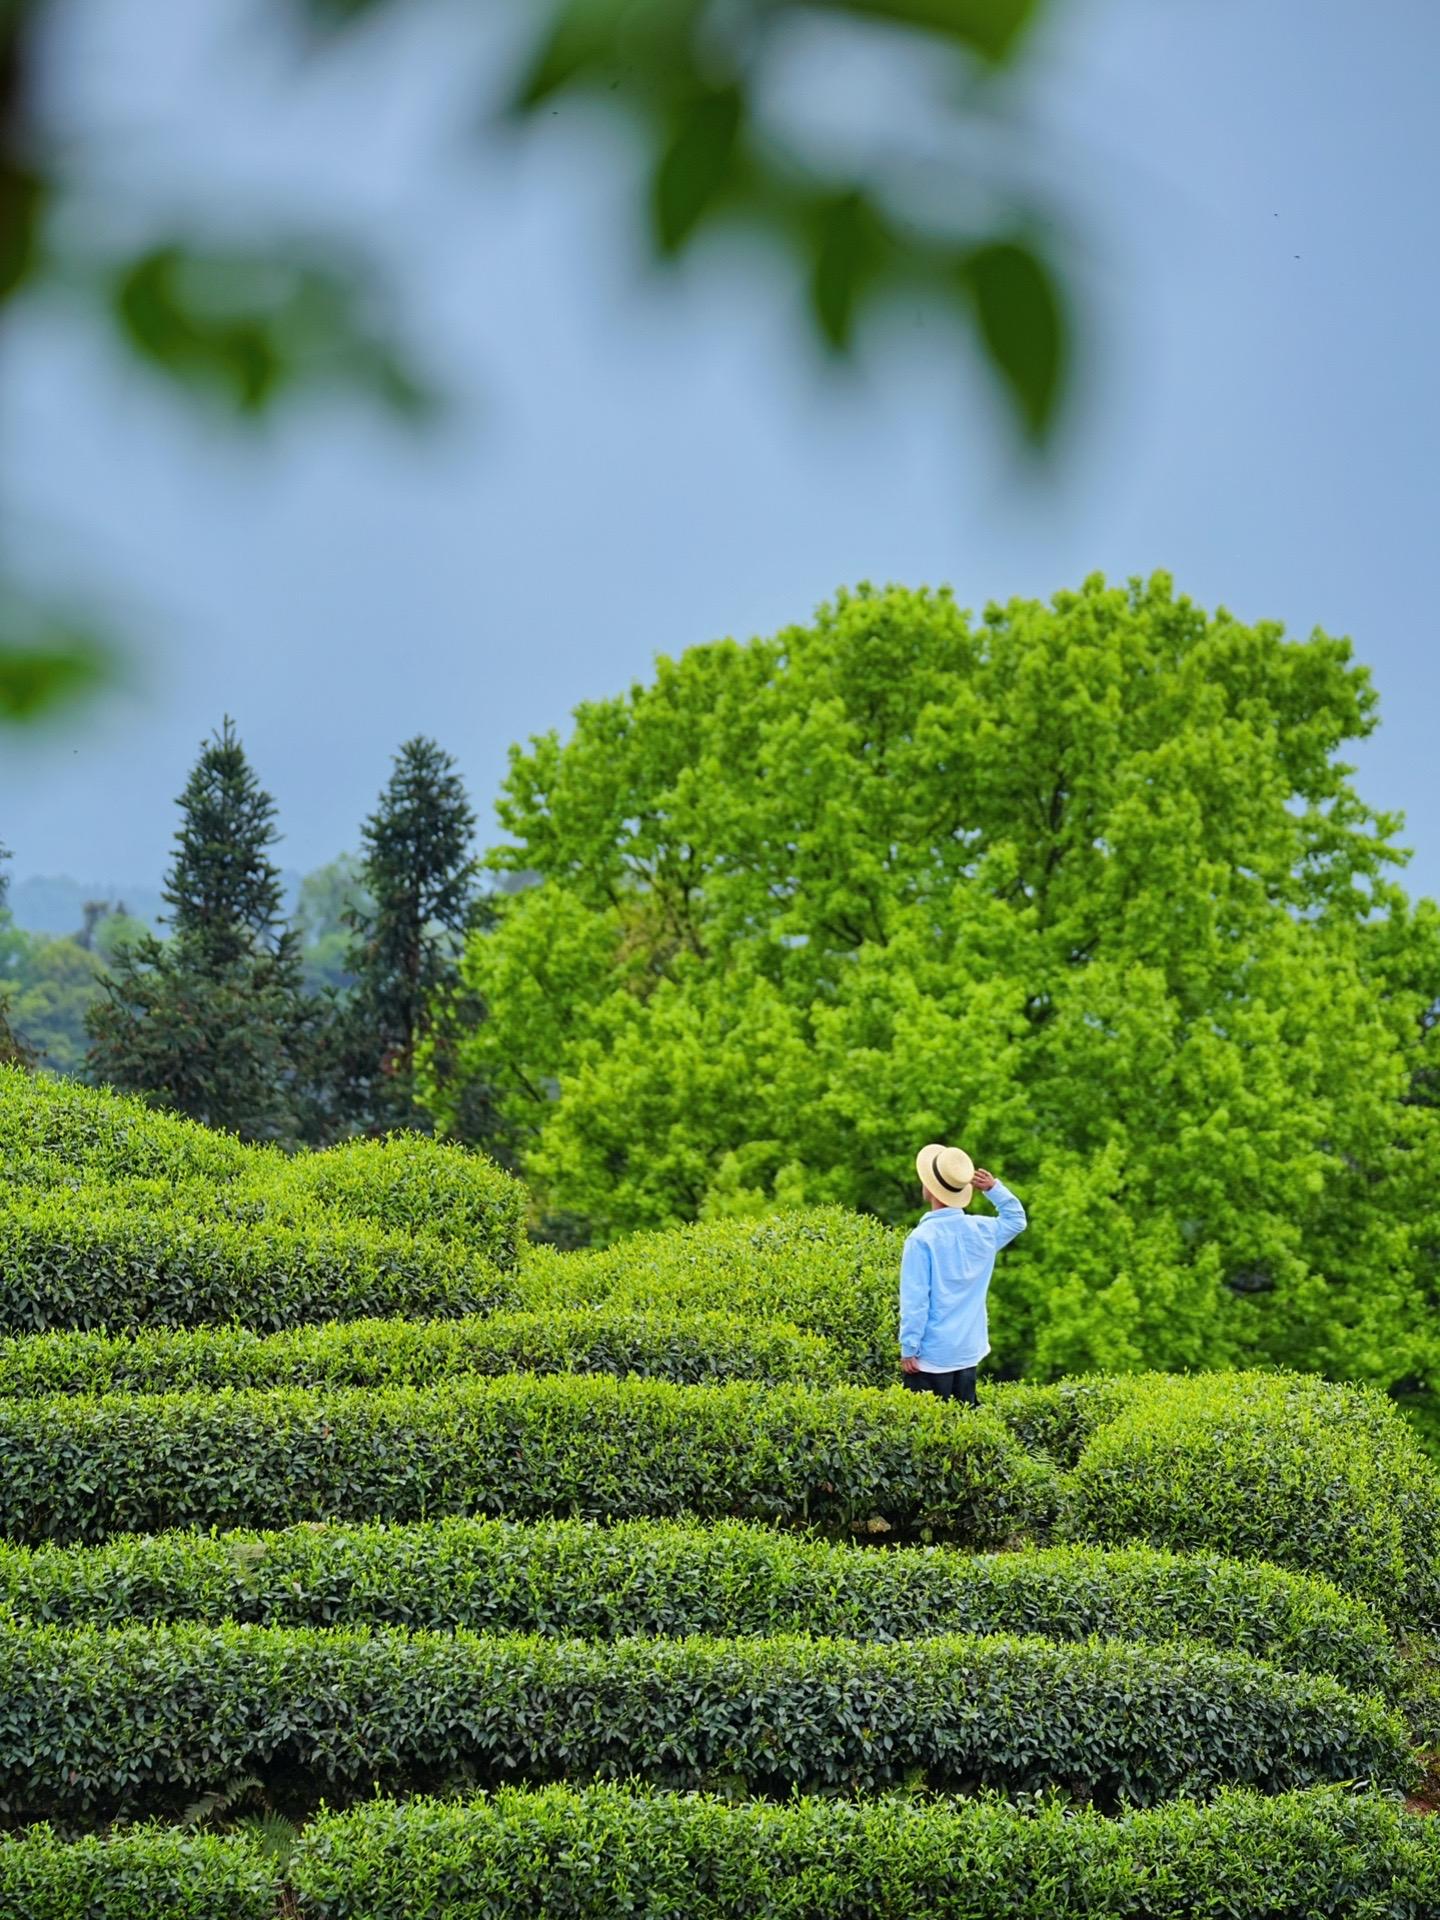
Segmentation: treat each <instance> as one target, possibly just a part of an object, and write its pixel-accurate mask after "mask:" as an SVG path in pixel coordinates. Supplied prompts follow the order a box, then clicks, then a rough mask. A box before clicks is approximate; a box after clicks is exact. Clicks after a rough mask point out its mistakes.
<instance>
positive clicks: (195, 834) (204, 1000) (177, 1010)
mask: <svg viewBox="0 0 1440 1920" xmlns="http://www.w3.org/2000/svg"><path fill="white" fill-rule="evenodd" d="M179 805H180V809H181V826H180V830H179V832H178V833H177V834H176V836H175V842H176V853H175V861H174V864H173V866H172V868H171V870H170V873H169V874H168V876H167V878H166V883H165V888H164V896H165V899H166V900H167V901H168V902H169V904H170V906H171V908H172V909H173V912H172V914H171V916H170V921H169V924H170V927H171V929H172V931H171V935H170V938H169V939H168V940H165V941H161V940H158V939H156V937H155V936H154V935H153V934H149V933H147V934H145V935H144V936H143V937H142V938H140V939H139V940H137V941H135V942H134V943H133V945H128V946H126V947H125V948H124V949H123V950H122V951H121V952H120V954H119V955H118V956H117V958H116V961H115V966H114V972H113V976H112V977H111V978H110V979H108V980H107V981H106V982H105V994H104V998H103V999H102V1000H100V1001H99V1002H98V1003H97V1004H96V1006H95V1007H94V1008H93V1009H92V1010H91V1014H90V1018H89V1026H90V1032H91V1037H92V1042H93V1044H92V1046H91V1049H90V1066H91V1069H92V1072H93V1073H94V1075H95V1077H96V1078H98V1079H101V1080H106V1081H109V1082H110V1083H111V1084H112V1085H114V1086H117V1087H123V1088H126V1089H128V1090H131V1091H134V1092H140V1093H146V1094H149V1095H150V1096H151V1097H152V1098H154V1099H156V1100H158V1101H160V1102H161V1103H162V1104H164V1105H165V1106H168V1107H172V1108H174V1109H175V1110H176V1111H177V1112H180V1113H187V1114H189V1115H191V1117H192V1118H194V1119H197V1120H202V1121H204V1122H205V1124H206V1125H208V1126H217V1127H230V1128H233V1129H234V1130H235V1131H236V1132H237V1133H239V1134H241V1135H242V1136H244V1137H245V1138H246V1139H251V1140H279V1141H282V1142H291V1141H294V1140H295V1139H296V1138H298V1137H299V1136H300V1134H301V1133H302V1131H303V1130H304V1127H303V1118H302V1115H303V1110H304V1106H305V1098H306V1094H305V1081H306V1077H307V1072H308V1052H309V1040H310V1029H311V1026H312V1024H313V1016H312V1013H311V1010H310V1009H309V1008H308V1007H307V1004H306V1002H305V1000H304V998H303V996H302V993H301V971H300V955H299V947H298V942H297V940H296V937H295V936H294V934H293V933H291V932H289V931H288V930H286V929H285V927H284V926H283V925H282V923H281V917H280V915H281V884H280V873H279V869H278V868H277V867H276V866H275V864H274V863H273V861H272V860H271V859H270V858H269V855H268V852H267V849H268V848H269V847H270V846H272V845H273V844H274V842H275V841H276V839H277V838H278V837H279V836H278V832H277V829H276V826H275V803H274V801H273V800H272V799H271V798H270V796H269V794H268V793H266V792H265V791H264V790H263V789H262V788H261V787H260V785H259V783H258V781H257V780H256V778H255V775H254V773H253V771H252V770H251V767H250V764H249V762H248V761H247V759H246V757H245V751H244V748H243V747H242V746H241V744H240V741H239V739H238V737H237V736H236V733H235V727H234V723H233V722H232V721H231V720H230V719H229V718H228V717H227V719H226V721H225V724H224V726H223V728H222V730H221V731H220V732H219V733H218V734H216V735H214V736H213V737H212V739H211V740H210V741H209V742H208V743H207V744H206V745H205V746H204V747H203V748H202V750H201V754H200V759H199V761H198V762H197V764H196V767H195V770H194V772H193V773H192V774H191V776H190V779H189V780H188V782H187V783H186V786H185V791H184V792H183V793H182V794H181V796H180V801H179Z"/></svg>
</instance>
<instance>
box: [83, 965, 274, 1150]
mask: <svg viewBox="0 0 1440 1920" xmlns="http://www.w3.org/2000/svg"><path fill="white" fill-rule="evenodd" d="M101 986H102V988H103V990H104V991H103V997H102V998H101V999H99V1000H96V1001H95V1002H93V1003H92V1005H91V1006H90V1008H89V1010H88V1012H87V1014H86V1024H87V1027H88V1029H89V1032H90V1037H91V1047H90V1052H89V1056H88V1065H89V1070H90V1072H91V1074H92V1075H93V1076H94V1077H95V1078H96V1079H98V1080H103V1081H104V1082H105V1083H106V1084H107V1085H110V1086H113V1087H116V1088H118V1089H120V1090H121V1091H122V1092H130V1093H141V1094H145V1095H146V1096H148V1097H149V1098H151V1099H153V1100H154V1101H155V1102H156V1103H157V1104H158V1105H161V1106H165V1107H169V1108H170V1109H171V1110H172V1111H173V1112H176V1113H184V1114H188V1115H189V1116H190V1117H191V1118H192V1119H195V1120H199V1121H201V1122H202V1123H203V1124H205V1125H207V1126H212V1127H224V1128H230V1129H233V1130H234V1131H235V1132H236V1133H239V1134H241V1135H242V1136H243V1137H244V1138H245V1139H247V1140H257V1141H259V1140H272V1141H277V1142H279V1143H281V1144H283V1145H293V1144H294V1143H295V1142H296V1141H298V1140H299V1139H300V1138H301V1136H302V1125H303V1122H302V1117H301V1103H302V1089H301V1082H302V1079H303V1072H304V1069H303V1066H302V1064H301V1063H302V1061H303V1059H304V1057H305V1054H306V1051H307V1047H308V1041H307V1038H306V1029H307V1025H308V1023H309V1021H310V1019H311V1014H310V1011H309V1009H308V1008H307V1007H306V1005H305V1004H304V1003H303V1002H302V1000H301V998H300V975H299V971H298V959H297V957H296V954H295V953H294V952H293V951H291V950H290V949H288V948H287V949H286V950H285V951H284V952H282V953H279V954H276V953H256V954H252V955H250V956H248V957H246V958H244V959H240V960H235V961H231V962H229V963H227V964H226V965H225V966H224V967H223V968H211V967H209V966H208V965H207V964H204V963H201V962H198V961H197V959H196V955H195V952H194V949H193V947H192V945H191V943H190V942H188V941H186V940H184V939H183V938H181V937H180V936H177V937H175V938H174V939H171V940H167V941H161V940H157V939H156V938H155V937H154V935H153V934H145V935H143V936H142V938H141V939H139V940H137V941H136V942H135V943H134V944H133V945H132V946H128V947H126V948H125V949H124V950H123V952H122V953H121V954H120V955H119V956H118V959H117V961H116V965H115V968H114V971H113V973H112V974H110V975H109V976H107V977H103V978H102V980H101Z"/></svg>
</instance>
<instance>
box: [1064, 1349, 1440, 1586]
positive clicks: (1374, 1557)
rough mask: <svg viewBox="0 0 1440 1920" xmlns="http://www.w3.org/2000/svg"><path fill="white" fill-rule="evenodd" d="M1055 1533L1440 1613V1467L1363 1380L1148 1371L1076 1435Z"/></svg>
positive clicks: (1382, 1397) (1379, 1395)
mask: <svg viewBox="0 0 1440 1920" xmlns="http://www.w3.org/2000/svg"><path fill="white" fill-rule="evenodd" d="M1066 1513H1067V1518H1066V1521H1065V1528H1066V1530H1067V1531H1068V1532H1069V1533H1070V1534H1071V1535H1072V1537H1074V1538H1076V1539H1083V1540H1089V1541H1095V1542H1100V1543H1106V1542H1120V1541H1142V1540H1143V1541H1149V1542H1151V1543H1153V1544H1154V1545H1156V1546H1166V1547H1174V1548H1178V1549H1181V1550H1186V1549H1191V1548H1207V1549H1210V1550H1212V1551H1215V1552H1219V1553H1224V1554H1230V1555H1234V1556H1236V1557H1238V1558H1255V1559H1265V1560H1271V1561H1274V1562H1275V1563H1276V1564H1277V1565H1279V1566H1284V1567H1291V1568H1295V1569H1297V1570H1299V1571H1302V1572H1314V1573H1322V1574H1324V1575H1325V1576H1326V1577H1327V1578H1329V1579H1331V1580H1333V1581H1334V1582H1335V1583H1336V1585H1337V1586H1339V1587H1341V1588H1342V1589H1343V1590H1345V1591H1346V1592H1349V1593H1354V1594H1358V1595H1360V1596H1362V1597H1364V1598H1366V1599H1368V1600H1370V1601H1372V1602H1373V1603H1374V1604H1375V1605H1376V1606H1377V1607H1379V1608H1380V1609H1381V1610H1382V1611H1383V1612H1385V1613H1386V1614H1387V1615H1388V1616H1390V1617H1392V1618H1405V1619H1408V1620H1411V1621H1415V1622H1420V1623H1424V1624H1433V1623H1435V1622H1436V1620H1437V1618H1440V1563H1437V1548H1440V1479H1437V1477H1436V1474H1435V1471H1434V1469H1433V1468H1432V1467H1431V1465H1430V1463H1429V1462H1428V1461H1427V1460H1426V1458H1425V1457H1424V1455H1423V1453H1422V1452H1421V1450H1420V1448H1419V1447H1418V1446H1417V1444H1416V1442H1415V1440H1414V1438H1413V1437H1412V1435H1411V1434H1410V1433H1409V1431H1408V1429H1407V1428H1406V1426H1405V1423H1404V1421H1403V1420H1402V1419H1401V1418H1400V1416H1399V1415H1398V1414H1397V1413H1396V1411H1395V1409H1394V1407H1393V1406H1392V1405H1391V1403H1390V1402H1389V1401H1388V1400H1386V1399H1385V1398H1384V1396H1383V1395H1381V1394H1379V1393H1377V1392H1375V1391H1373V1390H1372V1389H1370V1388H1364V1387H1355V1386H1334V1385H1331V1384H1329V1383H1328V1382H1325V1381H1321V1380H1314V1379H1306V1378H1301V1377H1297V1376H1294V1375H1278V1374H1218V1375H1206V1374H1200V1375H1197V1376H1195V1377H1194V1378H1193V1379H1181V1378H1170V1379H1166V1378H1163V1377H1156V1376H1149V1377H1147V1378H1146V1379H1144V1380H1143V1381H1141V1382H1140V1383H1138V1387H1137V1391H1136V1393H1135V1397H1134V1399H1133V1401H1132V1403H1131V1405H1130V1406H1129V1407H1128V1408H1127V1409H1125V1410H1123V1411H1121V1412H1119V1413H1118V1414H1117V1415H1116V1417H1115V1418H1114V1419H1113V1420H1112V1421H1110V1422H1109V1423H1108V1424H1105V1425H1102V1426H1099V1427H1098V1428H1097V1429H1096V1430H1095V1431H1094V1432H1093V1433H1092V1434H1091V1435H1090V1438H1089V1439H1088V1441H1087V1442H1086V1444H1085V1446H1084V1448H1083V1450H1082V1452H1081V1454H1080V1458H1079V1461H1078V1463H1077V1465H1076V1468H1075V1471H1074V1473H1073V1474H1072V1475H1071V1476H1070V1478H1069V1481H1068V1483H1067V1494H1066Z"/></svg>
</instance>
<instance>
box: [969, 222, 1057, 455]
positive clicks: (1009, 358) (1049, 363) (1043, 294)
mask: <svg viewBox="0 0 1440 1920" xmlns="http://www.w3.org/2000/svg"><path fill="white" fill-rule="evenodd" d="M961 275H962V280H963V283H964V285H965V286H966V288H967V289H968V291H969V293H970V296H971V298H972V299H973V301H974V306H975V314H976V318H977V320H978V322H979V326H980V335H981V340H982V342H983V344H984V347H985V352H986V355H987V357H988V358H989V361H990V364H991V366H992V367H993V368H994V369H995V371H996V372H997V373H998V374H999V375H1000V378H1001V380H1002V381H1003V382H1004V384H1005V387H1006V388H1007V390H1008V392H1009V395H1010V398H1011V400H1012V402H1013V403H1014V406H1015V410H1016V412H1017V413H1018V414H1019V417H1020V421H1021V424H1022V426H1023V427H1024V430H1025V432H1026V434H1027V435H1028V437H1029V438H1030V439H1031V440H1032V441H1033V442H1034V443H1036V444H1037V445H1039V444H1041V443H1043V442H1044V441H1045V440H1046V439H1047V438H1048V437H1049V434H1050V432H1051V430H1052V429H1053V427H1054V425H1055V420H1056V417H1057V414H1058V412H1059V406H1060V401H1061V399H1062V397H1063V394H1064V387H1065V373H1066V366H1067V362H1068V358H1069V337H1068V332H1069V330H1068V325H1067V321H1066V316H1065V309H1064V305H1063V303H1062V301H1061V297H1060V290H1059V286H1058V284H1057V282H1056V280H1055V277H1054V275H1053V274H1052V273H1051V271H1050V268H1049V267H1048V266H1047V265H1046V263H1045V261H1043V260H1042V259H1041V258H1040V256H1039V255H1038V254H1037V253H1036V252H1035V250H1034V249H1033V248H1032V247H1031V246H1029V245H1028V244H1026V243H1025V242H1023V241H1019V240H993V241H990V242H988V243H987V244H985V245H984V246H980V247H976V248H975V249H974V250H973V251H972V252H970V253H968V254H966V256H965V258H964V260H963V262H962V264H961Z"/></svg>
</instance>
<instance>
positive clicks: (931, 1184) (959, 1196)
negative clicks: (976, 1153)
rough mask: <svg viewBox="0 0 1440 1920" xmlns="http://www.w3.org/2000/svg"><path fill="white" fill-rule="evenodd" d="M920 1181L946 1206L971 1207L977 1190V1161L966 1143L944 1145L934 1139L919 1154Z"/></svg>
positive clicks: (917, 1165) (917, 1159) (916, 1166)
mask: <svg viewBox="0 0 1440 1920" xmlns="http://www.w3.org/2000/svg"><path fill="white" fill-rule="evenodd" d="M915 1171H916V1173H918V1174H919V1176H920V1184H921V1186H922V1187H924V1189H925V1191H926V1192H927V1193H931V1194H933V1195H934V1196H935V1198H936V1199H937V1200H938V1201H939V1202H940V1203H941V1205H942V1206H946V1207H968V1206H969V1204H970V1196H971V1194H972V1193H973V1192H974V1191H975V1189H974V1187H973V1186H972V1185H971V1181H972V1180H973V1179H974V1177H975V1162H974V1161H973V1160H972V1159H971V1158H970V1156H969V1154H968V1153H966V1152H965V1150H964V1149H963V1148H962V1147H942V1146H940V1145H939V1144H938V1143H937V1142H936V1141H933V1140H932V1141H931V1143H930V1145H929V1146H928V1147H922V1148H921V1149H920V1151H919V1153H917V1154H916V1156H915Z"/></svg>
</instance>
